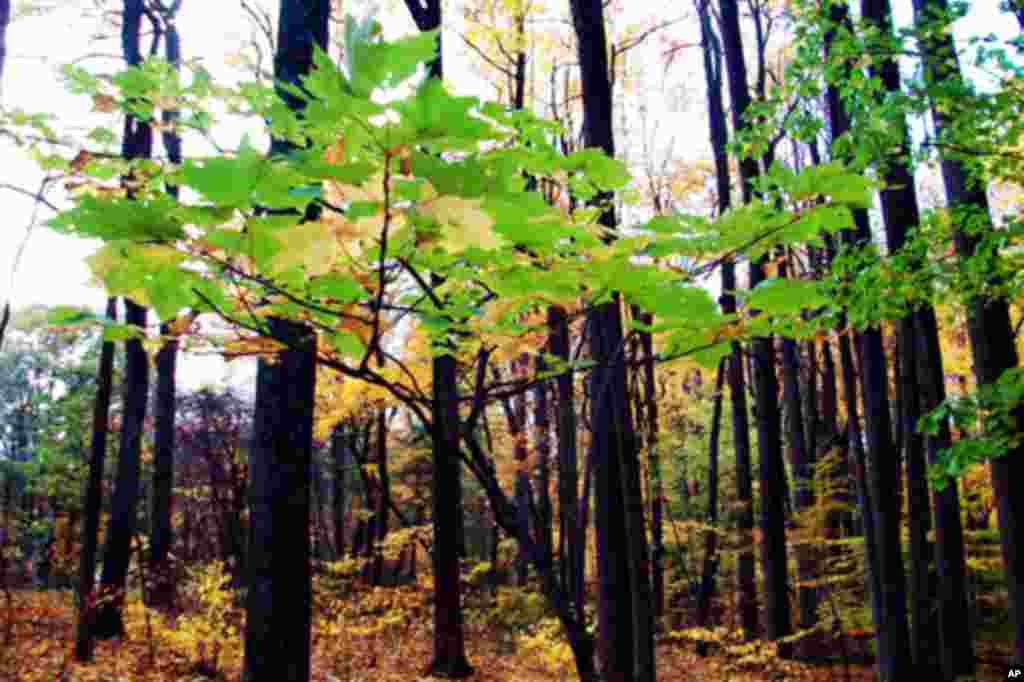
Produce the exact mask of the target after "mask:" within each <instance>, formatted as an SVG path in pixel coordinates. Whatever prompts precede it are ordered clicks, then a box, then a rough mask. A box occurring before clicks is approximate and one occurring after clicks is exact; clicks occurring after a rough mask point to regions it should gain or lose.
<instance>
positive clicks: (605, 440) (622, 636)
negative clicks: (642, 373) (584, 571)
mask: <svg viewBox="0 0 1024 682" xmlns="http://www.w3.org/2000/svg"><path fill="white" fill-rule="evenodd" d="M570 8H571V13H572V20H573V27H574V28H575V32H576V39H577V53H578V57H579V64H580V73H581V80H582V86H583V140H584V145H585V146H586V147H590V148H598V149H601V150H603V151H604V152H605V153H606V154H607V155H608V156H609V157H614V155H615V146H614V139H613V135H612V90H611V82H610V80H609V76H608V40H607V36H606V33H605V24H604V7H603V4H602V2H601V1H600V0H571V2H570ZM601 222H602V224H603V225H604V226H605V228H607V231H608V232H607V235H606V238H607V239H609V240H610V239H613V238H614V236H613V231H614V224H615V217H614V215H612V213H611V212H610V211H606V212H605V213H604V214H603V215H602V216H601ZM587 324H588V328H589V332H590V339H591V356H592V358H593V360H594V361H595V362H596V363H597V364H596V366H595V368H594V369H593V370H592V373H591V376H590V390H591V401H592V405H593V413H592V418H591V423H592V435H591V458H592V461H593V466H594V493H595V497H596V505H595V507H596V512H595V522H596V528H597V540H598V547H597V553H598V561H597V563H598V577H599V582H600V585H599V598H598V628H599V631H600V633H601V637H600V640H599V654H600V658H601V660H602V663H603V673H604V675H605V677H606V678H607V679H608V680H609V681H610V682H617V680H627V679H632V680H635V681H636V682H652V681H653V680H654V679H655V676H656V672H655V660H654V620H653V617H652V615H653V614H652V610H651V586H650V574H649V572H648V571H649V569H648V564H649V558H648V553H647V534H646V531H645V528H644V509H643V496H642V494H641V489H640V467H639V462H638V460H637V444H636V435H635V432H634V429H633V422H632V415H631V414H630V410H629V404H628V398H627V396H628V392H627V382H626V366H625V362H624V357H623V355H622V340H623V331H622V311H621V308H620V301H619V299H618V297H617V296H613V297H612V300H611V301H609V302H607V303H603V304H601V305H599V306H595V307H594V308H592V309H591V311H590V312H589V313H588V315H587Z"/></svg>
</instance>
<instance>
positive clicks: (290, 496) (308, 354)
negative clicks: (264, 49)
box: [242, 0, 330, 682]
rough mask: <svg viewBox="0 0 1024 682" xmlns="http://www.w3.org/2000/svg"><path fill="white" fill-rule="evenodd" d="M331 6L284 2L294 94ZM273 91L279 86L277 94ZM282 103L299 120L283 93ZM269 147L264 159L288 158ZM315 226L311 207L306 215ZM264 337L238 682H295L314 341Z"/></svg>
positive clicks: (286, 73) (286, 72)
mask: <svg viewBox="0 0 1024 682" xmlns="http://www.w3.org/2000/svg"><path fill="white" fill-rule="evenodd" d="M329 15H330V2H329V1H328V0H318V1H317V2H313V3H309V2H301V1H300V0H284V1H283V2H282V3H281V7H280V14H279V16H278V34H277V51H276V53H275V55H274V75H275V77H276V78H277V79H278V81H279V82H281V83H287V84H290V85H292V86H298V85H300V83H301V80H302V78H303V77H304V76H307V75H309V73H310V72H311V71H312V68H313V55H314V52H315V50H316V49H317V48H319V49H321V50H322V49H326V47H327V45H328V42H327V41H328V18H329ZM278 87H279V88H280V87H281V86H278ZM281 97H282V99H283V100H284V101H285V103H286V104H287V105H288V106H289V107H290V108H291V109H292V110H293V111H296V112H299V113H301V111H302V109H303V107H304V103H303V101H302V100H301V99H299V98H298V97H296V96H295V95H294V94H292V93H290V92H282V93H281ZM296 147H297V146H296V145H295V144H294V143H292V142H289V141H287V140H284V139H281V138H275V139H273V140H272V142H271V149H270V153H271V156H272V157H274V156H277V155H283V154H287V153H289V152H291V151H294V150H295V149H296ZM304 217H305V218H306V219H315V218H316V217H317V212H316V211H315V207H309V208H307V210H306V215H305V216H304ZM267 328H268V331H269V335H270V337H271V338H273V339H278V340H279V341H280V343H283V344H284V345H285V350H283V351H281V352H280V354H279V355H278V356H277V357H276V358H267V357H261V358H260V360H259V366H258V368H257V373H256V408H255V415H254V423H255V433H254V434H253V445H252V450H251V452H250V457H249V518H250V532H249V550H248V552H247V553H246V554H247V563H248V593H247V595H246V614H247V618H246V629H245V667H244V669H243V672H242V680H243V682H272V681H275V682H276V681H277V680H294V681H295V682H304V681H305V680H308V679H309V674H310V667H309V666H310V648H311V634H310V628H311V621H312V613H311V610H312V589H313V587H312V576H311V573H310V542H309V521H310V491H309V487H310V462H311V459H312V455H313V404H314V399H315V396H316V334H315V332H314V331H313V330H312V329H311V328H310V327H309V326H308V325H306V324H304V323H302V322H299V321H294V320H288V319H282V318H277V317H270V318H268V319H267Z"/></svg>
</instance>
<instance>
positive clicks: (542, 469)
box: [534, 355, 555, 557]
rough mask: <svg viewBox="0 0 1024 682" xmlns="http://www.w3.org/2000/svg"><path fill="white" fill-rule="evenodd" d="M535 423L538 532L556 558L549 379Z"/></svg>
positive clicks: (541, 366)
mask: <svg viewBox="0 0 1024 682" xmlns="http://www.w3.org/2000/svg"><path fill="white" fill-rule="evenodd" d="M535 366H536V369H537V373H538V374H542V373H543V372H545V371H547V363H546V362H545V361H544V356H543V355H538V356H537V357H536V361H535ZM535 396H536V398H535V402H534V405H535V413H534V414H535V417H534V425H535V427H536V429H537V436H536V448H537V517H538V518H537V525H538V526H539V527H538V528H537V535H538V538H539V541H540V546H541V551H543V552H544V553H545V554H546V555H547V556H550V557H554V552H555V547H554V537H555V533H554V528H553V527H552V512H551V488H550V485H551V417H550V415H549V413H548V382H546V381H541V382H538V384H537V388H536V390H535Z"/></svg>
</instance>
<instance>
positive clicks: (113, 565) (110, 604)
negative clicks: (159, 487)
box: [95, 299, 149, 639]
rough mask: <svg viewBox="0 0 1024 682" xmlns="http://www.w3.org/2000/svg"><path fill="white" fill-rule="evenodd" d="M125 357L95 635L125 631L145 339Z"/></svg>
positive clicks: (134, 318)
mask: <svg viewBox="0 0 1024 682" xmlns="http://www.w3.org/2000/svg"><path fill="white" fill-rule="evenodd" d="M124 304H125V322H126V323H128V324H133V325H136V326H138V327H140V328H143V329H144V328H145V326H146V309H145V308H143V307H142V306H140V305H137V304H135V303H134V302H133V301H131V300H129V299H125V301H124ZM125 356H126V359H125V372H124V384H123V390H122V396H123V397H122V399H121V400H122V405H123V412H124V418H123V420H122V422H121V445H120V448H119V450H118V461H117V479H116V481H115V483H114V493H113V497H112V499H111V505H110V524H109V526H108V527H107V537H106V542H105V544H104V546H103V576H102V580H101V582H100V597H101V598H105V599H104V600H103V601H102V603H101V604H100V605H99V606H98V607H97V610H96V621H95V635H96V637H99V638H100V639H109V638H111V637H120V636H121V635H123V634H124V621H123V618H122V609H123V606H124V597H125V590H126V588H127V580H128V565H129V563H130V562H131V543H132V537H133V536H134V535H135V523H136V514H137V511H138V503H139V468H140V456H141V449H142V431H143V428H144V426H145V419H146V402H147V399H148V393H149V360H148V358H147V357H146V351H145V350H143V348H142V341H140V340H139V339H129V340H128V341H126V342H125Z"/></svg>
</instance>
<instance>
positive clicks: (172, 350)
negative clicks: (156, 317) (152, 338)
mask: <svg viewBox="0 0 1024 682" xmlns="http://www.w3.org/2000/svg"><path fill="white" fill-rule="evenodd" d="M160 332H161V333H162V334H169V333H170V325H167V324H164V325H161V328H160ZM177 356H178V340H177V339H170V340H168V341H167V342H166V343H165V344H164V346H163V348H161V349H160V352H159V353H157V356H156V374H157V376H156V405H155V408H154V411H155V416H156V428H155V432H154V435H153V440H154V457H153V518H152V531H151V533H150V555H149V576H150V579H151V580H152V583H153V584H152V591H151V593H150V595H149V596H150V604H151V605H152V606H153V607H155V608H159V609H170V608H171V607H172V606H173V604H174V576H173V574H172V571H171V566H170V561H169V556H168V555H169V554H170V550H171V545H172V544H173V542H174V536H173V534H172V533H173V527H172V525H171V511H172V510H171V497H172V495H173V493H174V410H175V380H174V373H175V367H176V365H177V359H178V358H177Z"/></svg>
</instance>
